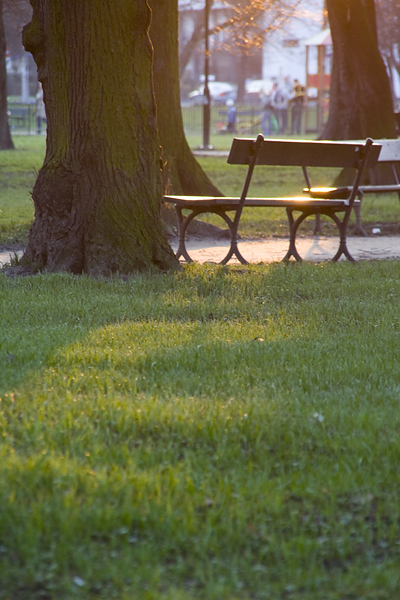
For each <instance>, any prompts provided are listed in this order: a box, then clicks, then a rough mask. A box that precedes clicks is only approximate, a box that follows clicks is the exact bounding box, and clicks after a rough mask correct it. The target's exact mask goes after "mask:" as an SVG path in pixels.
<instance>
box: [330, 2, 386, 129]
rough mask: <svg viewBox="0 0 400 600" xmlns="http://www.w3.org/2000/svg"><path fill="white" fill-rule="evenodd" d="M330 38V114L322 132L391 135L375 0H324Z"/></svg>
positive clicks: (384, 70) (384, 69)
mask: <svg viewBox="0 0 400 600" xmlns="http://www.w3.org/2000/svg"><path fill="white" fill-rule="evenodd" d="M327 8H328V15H329V22H330V27H331V33H332V42H333V52H334V61H333V70H332V83H331V90H330V109H329V120H328V123H327V126H326V129H325V131H324V132H323V134H322V136H321V137H323V138H325V139H332V140H346V139H364V138H366V137H368V136H369V137H372V138H395V137H397V133H396V122H395V117H394V109H393V102H392V96H391V91H390V83H389V78H388V75H387V72H386V68H385V64H384V62H383V60H382V57H381V55H380V53H379V49H378V42H377V34H376V19H375V7H374V1H373V0H327Z"/></svg>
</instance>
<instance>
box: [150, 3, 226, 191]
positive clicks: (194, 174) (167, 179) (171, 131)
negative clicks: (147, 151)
mask: <svg viewBox="0 0 400 600" xmlns="http://www.w3.org/2000/svg"><path fill="white" fill-rule="evenodd" d="M151 6H152V8H153V16H152V24H151V30H150V36H151V39H152V42H153V46H154V64H153V71H154V91H155V96H156V102H157V122H158V130H159V134H160V141H161V145H162V151H163V161H164V171H163V179H164V190H165V191H166V192H168V193H170V194H183V195H190V194H193V195H196V194H199V195H213V196H214V195H217V196H222V194H221V192H219V190H218V189H217V188H216V187H215V186H214V185H213V184H212V182H211V181H210V179H209V178H208V177H207V175H206V174H205V173H204V171H203V169H202V168H201V167H200V165H199V163H198V162H197V161H196V159H195V158H194V156H193V154H192V152H191V150H190V148H189V146H188V143H187V141H186V137H185V132H184V128H183V119H182V110H181V100H180V84H179V49H178V2H177V0H172V1H171V0H156V1H155V0H151Z"/></svg>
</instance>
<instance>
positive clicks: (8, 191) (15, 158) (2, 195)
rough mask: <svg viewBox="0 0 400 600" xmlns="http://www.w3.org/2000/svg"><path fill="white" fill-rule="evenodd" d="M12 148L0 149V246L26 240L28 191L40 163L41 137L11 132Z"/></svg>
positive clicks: (29, 210) (29, 221)
mask: <svg viewBox="0 0 400 600" xmlns="http://www.w3.org/2000/svg"><path fill="white" fill-rule="evenodd" d="M13 141H14V145H15V150H2V151H1V153H0V182H1V186H0V246H6V247H10V246H13V245H21V244H22V245H23V244H26V242H27V239H28V231H29V228H30V226H31V224H32V221H33V212H34V210H33V203H32V199H31V195H30V193H31V191H32V188H33V184H34V183H35V179H36V174H37V171H38V170H39V169H40V167H41V166H42V164H43V158H44V152H45V143H46V141H45V138H44V137H40V136H14V139H13Z"/></svg>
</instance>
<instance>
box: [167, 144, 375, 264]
mask: <svg viewBox="0 0 400 600" xmlns="http://www.w3.org/2000/svg"><path fill="white" fill-rule="evenodd" d="M380 148H381V147H380V146H379V145H378V144H373V141H372V140H370V139H368V140H366V141H365V142H362V143H358V142H327V141H303V140H294V141H290V140H269V139H268V140H264V137H263V136H262V135H261V134H260V135H258V137H257V139H256V140H254V139H244V138H242V139H240V138H235V139H234V140H233V142H232V146H231V150H230V153H229V157H228V163H229V164H232V165H248V170H247V175H246V179H245V182H244V185H243V190H242V194H241V196H240V197H238V198H226V197H209V196H173V195H166V196H164V200H165V202H168V203H170V204H174V205H175V210H176V214H177V219H178V235H179V246H178V249H177V252H176V256H177V258H180V257H181V256H182V257H183V258H184V259H185V260H186V261H188V262H192V259H191V257H190V256H189V254H188V252H187V249H186V231H187V228H188V225H189V224H190V222H191V221H192V220H193V219H194V218H195V217H197V216H199V215H201V214H204V213H214V214H217V215H219V216H220V217H221V218H222V219H224V221H225V222H226V223H227V225H228V227H229V231H230V248H229V251H228V253H227V255H226V256H225V258H224V259H223V260H222V261H221V263H220V264H226V263H227V262H228V261H229V260H230V259H231V258H232V257H233V256H236V257H237V258H238V260H239V261H240V262H241V263H243V264H247V261H246V259H245V258H244V257H243V256H242V254H241V253H240V251H239V248H238V227H239V222H240V217H241V214H242V211H243V208H248V207H260V206H261V207H266V208H268V207H269V208H270V207H283V208H286V212H287V216H288V221H289V249H288V251H287V253H286V256H285V258H284V259H283V260H289V259H290V258H291V257H293V258H295V259H296V260H298V261H301V260H302V259H301V256H300V255H299V253H298V251H297V249H296V234H297V230H298V228H299V225H300V224H301V223H302V222H303V221H304V219H306V218H307V217H308V216H310V215H321V214H322V215H326V216H328V217H330V218H331V219H332V220H333V221H334V222H335V223H336V225H337V227H338V229H339V234H340V241H339V248H338V251H337V253H336V254H335V256H334V257H333V260H334V261H336V260H338V259H339V258H340V257H341V256H342V254H343V255H344V256H346V258H347V259H348V260H354V258H353V257H352V256H351V254H350V252H349V250H348V248H347V225H348V222H349V218H350V213H351V210H352V208H353V206H354V204H355V203H356V202H360V201H359V200H358V198H357V195H358V192H359V185H360V181H361V177H362V174H363V172H364V169H365V168H373V167H374V166H375V164H376V162H377V159H378V156H379V152H380ZM259 165H275V166H298V167H302V168H303V170H304V169H306V168H307V167H332V168H333V167H334V168H338V167H340V168H353V169H355V179H354V184H353V186H351V187H346V188H343V192H341V193H339V191H337V192H336V195H335V198H326V197H321V198H319V197H317V196H316V195H315V196H313V197H308V198H306V197H304V196H301V197H290V198H267V197H266V198H251V197H248V191H249V187H250V183H251V179H252V175H253V171H254V168H255V167H256V166H259ZM187 210H188V211H189V214H187V215H186V214H185V213H184V212H183V211H187ZM231 212H233V213H234V217H233V218H231V217H230V216H229V214H228V213H231ZM297 213H300V214H299V215H298V216H296V217H295V214H297ZM339 215H341V218H340V216H339Z"/></svg>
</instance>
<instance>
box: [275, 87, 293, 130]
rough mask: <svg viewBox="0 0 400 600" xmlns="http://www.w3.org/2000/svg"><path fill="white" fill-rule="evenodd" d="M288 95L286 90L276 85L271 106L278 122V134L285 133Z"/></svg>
mask: <svg viewBox="0 0 400 600" xmlns="http://www.w3.org/2000/svg"><path fill="white" fill-rule="evenodd" d="M288 101H289V94H288V93H287V91H286V89H285V88H284V87H282V86H281V85H279V84H278V86H277V87H276V89H275V91H274V95H273V97H272V104H273V105H274V109H275V116H276V119H277V121H278V133H281V134H283V133H286V130H287V115H288Z"/></svg>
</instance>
